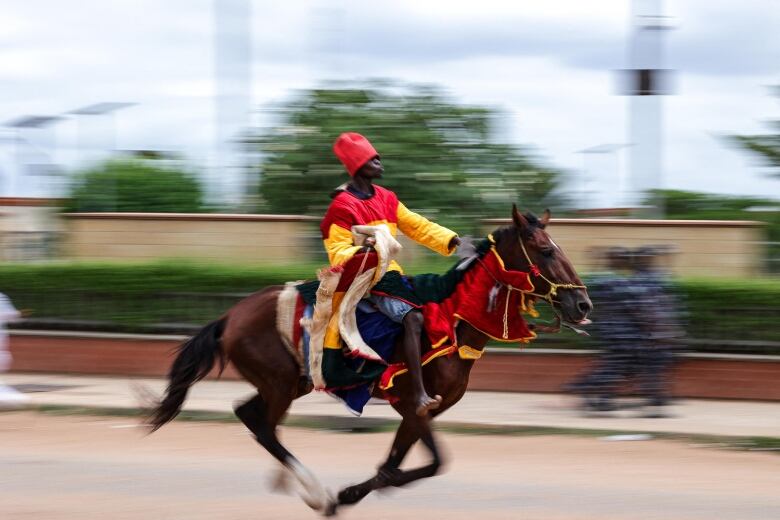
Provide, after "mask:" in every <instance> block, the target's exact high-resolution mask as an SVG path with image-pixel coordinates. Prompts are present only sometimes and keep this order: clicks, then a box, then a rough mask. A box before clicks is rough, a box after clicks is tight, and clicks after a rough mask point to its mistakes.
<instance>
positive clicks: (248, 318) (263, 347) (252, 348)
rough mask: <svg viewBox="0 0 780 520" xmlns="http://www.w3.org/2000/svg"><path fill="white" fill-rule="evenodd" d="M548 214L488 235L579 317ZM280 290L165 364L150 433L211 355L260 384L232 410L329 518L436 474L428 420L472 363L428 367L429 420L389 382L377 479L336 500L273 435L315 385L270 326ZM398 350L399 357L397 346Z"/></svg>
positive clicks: (573, 283)
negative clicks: (393, 427)
mask: <svg viewBox="0 0 780 520" xmlns="http://www.w3.org/2000/svg"><path fill="white" fill-rule="evenodd" d="M549 218H550V213H549V211H545V212H544V215H543V216H542V217H541V218H539V219H537V218H536V217H535V216H533V215H532V214H530V213H529V214H525V215H523V214H521V213H519V212H518V211H517V208H516V207H513V208H512V220H513V225H509V226H506V227H502V228H499V229H498V230H496V231H495V232H494V233H493V239H494V241H495V248H496V251H497V253H498V254H499V256H500V257H501V259H502V260H503V262H504V266H505V268H506V269H507V270H514V271H523V272H529V271H536V274H537V276H536V278H534V285H535V288H536V291H537V292H536V293H534V297H535V298H542V299H545V300H547V301H548V302H549V303H550V304H551V305H552V306H553V308H554V309H555V311H556V314H557V316H558V318H559V320H562V321H563V322H564V323H580V322H583V321H584V320H585V319H586V317H587V315H588V313H589V312H590V310H591V302H590V299H589V298H588V295H587V292H586V290H585V287H584V286H583V285H582V282H581V281H580V279H579V277H578V276H577V273H576V272H575V270H574V268H573V267H572V265H571V263H570V262H569V260H568V259H567V258H566V255H565V254H564V252H563V251H562V250H561V249H560V248H559V247H558V246H557V245H556V244H555V242H553V241H552V239H551V238H550V237H549V235H548V234H547V232H546V231H545V226H546V225H547V223H548V221H549ZM531 264H534V266H535V267H533V268H532V265H531ZM281 289H282V288H281V287H278V286H275V287H268V288H266V289H264V290H262V291H259V292H257V293H254V294H252V295H251V296H249V297H247V298H246V299H244V300H242V301H241V302H239V303H238V304H236V305H235V306H234V307H233V308H231V309H230V310H229V311H228V312H227V313H226V314H225V315H224V316H223V317H221V318H220V319H219V320H217V321H214V322H212V323H210V324H209V325H206V326H205V327H204V328H203V329H201V331H200V332H198V334H196V335H195V336H194V337H193V338H191V339H190V340H188V341H187V342H185V343H184V344H183V345H182V346H181V347H180V350H179V353H178V356H177V358H176V360H175V361H174V363H173V366H172V367H171V370H170V374H169V385H168V388H167V390H166V394H165V396H164V398H163V399H162V401H161V402H160V403H159V405H158V406H157V407H156V409H155V410H154V411H153V413H152V415H151V416H150V418H149V424H150V426H151V427H152V429H153V430H156V429H157V428H160V427H161V426H163V425H164V424H165V423H167V422H168V421H170V420H172V419H173V418H174V417H176V415H177V414H178V413H179V411H180V409H181V406H182V404H183V403H184V400H185V398H186V396H187V391H188V390H189V387H190V386H191V385H192V384H193V383H195V382H196V381H198V380H200V379H202V378H203V377H205V376H206V375H207V374H208V373H209V371H210V370H211V369H212V368H213V366H214V364H215V363H216V361H217V359H219V360H220V362H221V364H222V366H223V367H224V362H225V358H227V359H229V360H230V361H231V362H232V363H233V365H234V366H235V367H236V369H237V370H238V371H239V372H240V373H241V375H242V376H243V377H244V378H245V379H246V380H247V381H249V382H250V383H252V384H253V385H254V386H255V387H256V388H257V395H255V396H254V397H252V398H251V399H249V400H248V401H246V402H245V403H243V404H241V405H240V406H237V407H236V408H235V413H236V415H237V416H238V418H239V419H240V420H241V421H242V422H243V423H244V424H245V425H246V427H247V428H249V430H250V431H251V432H252V433H253V434H254V435H255V438H256V439H257V442H258V443H260V444H261V445H262V446H263V447H264V448H265V449H266V450H268V451H269V452H270V453H271V455H273V456H274V457H275V458H276V459H278V460H279V462H281V463H282V465H283V469H284V470H286V472H284V473H282V476H285V475H286V476H287V477H286V478H290V477H292V478H295V479H297V480H298V482H300V484H302V486H303V488H304V490H305V491H304V492H303V493H302V495H301V496H302V498H303V499H304V500H305V501H306V503H307V504H309V506H311V507H312V508H313V509H316V510H318V511H320V512H322V513H324V514H326V515H332V514H335V513H336V510H337V508H338V506H341V505H347V504H355V503H357V502H358V501H360V500H361V499H363V498H364V497H365V496H366V495H368V494H369V493H370V492H371V491H374V490H376V489H381V488H385V487H389V486H394V487H399V486H403V485H405V484H408V483H409V482H412V481H414V480H418V479H421V478H425V477H431V476H433V475H435V474H436V473H437V472H438V470H439V468H440V466H441V464H442V458H441V455H440V453H439V451H438V449H437V447H436V442H435V440H434V436H433V433H432V431H431V419H432V418H433V417H435V416H437V415H439V414H441V413H442V412H444V411H445V410H447V409H448V408H449V407H451V406H452V405H454V404H455V403H457V402H458V401H459V400H460V399H461V397H463V394H464V393H465V392H466V386H467V384H468V380H469V373H470V372H471V367H472V366H473V364H474V360H473V359H462V358H461V357H460V356H457V355H454V356H442V357H438V358H436V359H435V360H434V361H433V362H431V363H429V364H427V365H426V366H425V367H424V369H423V376H424V380H425V389H426V390H427V391H428V393H429V394H430V395H437V394H438V395H440V396H442V398H443V401H442V404H441V406H440V407H439V408H438V409H437V410H435V411H433V412H432V413H430V414H429V415H428V416H425V417H419V416H418V415H417V414H416V413H415V409H414V405H413V400H412V399H411V392H412V389H411V387H410V385H408V381H406V380H405V379H407V378H401V379H402V380H399V381H398V382H397V384H396V385H395V387H394V388H393V390H394V391H395V392H396V395H397V396H398V397H400V400H398V401H397V402H396V403H394V404H393V407H394V408H395V409H396V411H397V412H398V413H399V414H400V415H401V417H402V421H401V424H400V426H399V427H398V431H397V432H396V436H395V440H394V441H393V446H392V448H391V449H390V454H389V456H388V457H387V459H386V460H385V462H384V463H383V464H382V465H381V466H380V468H379V470H378V471H377V473H376V475H375V476H373V477H372V478H370V479H368V480H366V481H365V482H362V483H360V484H357V485H353V486H349V487H346V488H344V489H342V490H341V491H340V492H339V493H338V495H337V496H336V497H333V496H331V495H330V494H329V493H327V492H326V491H325V489H324V488H323V487H322V485H321V484H320V483H319V482H318V481H317V479H316V478H315V477H314V475H313V474H312V473H311V472H309V471H308V470H307V469H306V468H305V467H304V466H303V465H302V464H301V463H300V462H299V461H298V459H296V458H295V457H294V456H293V455H292V454H291V453H290V452H289V451H287V449H286V448H285V447H284V446H282V444H281V443H280V442H279V439H278V438H277V436H276V427H277V425H278V424H279V422H280V421H281V419H282V418H283V417H284V415H285V413H286V412H287V409H288V408H289V407H290V404H291V403H292V402H293V400H295V399H297V398H298V397H301V396H303V395H306V394H308V393H309V392H311V390H312V386H311V384H310V383H309V382H308V381H307V380H306V379H303V378H301V376H300V367H299V365H298V362H297V361H296V359H295V358H294V357H293V356H292V355H291V354H290V352H289V351H288V350H287V348H286V347H285V345H284V343H283V342H282V338H281V337H280V336H279V333H278V332H277V329H276V303H277V298H278V296H279V293H280V291H281ZM456 332H457V338H458V343H459V344H460V345H468V346H470V347H471V348H472V349H474V350H476V351H477V352H479V353H481V351H482V350H483V349H484V347H485V344H486V343H487V342H488V340H489V338H488V336H486V335H485V334H483V333H482V332H480V331H478V330H476V329H475V328H474V327H472V326H471V325H469V324H468V323H466V322H464V321H461V322H460V323H459V325H458V327H457V331H456ZM428 345H429V344H428ZM396 352H397V354H398V355H399V356H400V353H401V352H403V349H400V348H399V349H397V350H396ZM473 357H477V356H473ZM418 440H422V442H423V444H424V445H425V446H426V447H427V449H428V450H429V451H430V454H431V457H432V460H431V462H430V464H428V465H426V466H423V467H420V468H416V469H411V470H401V469H400V465H401V462H402V461H403V460H404V457H405V456H406V454H407V453H408V452H409V449H410V448H411V447H412V446H413V445H414V444H415V443H416V442H417V441H418ZM280 482H281V481H280Z"/></svg>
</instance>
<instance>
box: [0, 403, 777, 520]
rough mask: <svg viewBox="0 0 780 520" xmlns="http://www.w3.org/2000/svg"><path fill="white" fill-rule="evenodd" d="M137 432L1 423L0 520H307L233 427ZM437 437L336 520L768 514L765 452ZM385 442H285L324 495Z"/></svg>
mask: <svg viewBox="0 0 780 520" xmlns="http://www.w3.org/2000/svg"><path fill="white" fill-rule="evenodd" d="M136 426H137V425H136V424H135V423H134V421H133V420H132V419H123V418H95V417H83V416H82V417H79V416H62V417H57V416H51V415H44V414H37V413H32V412H12V413H3V414H0V467H1V468H3V470H2V471H1V472H0V518H2V519H4V520H22V519H24V520H30V519H35V520H52V519H58V520H59V519H79V520H92V519H98V518H99V519H106V518H109V519H111V520H122V519H145V520H147V519H154V520H157V519H185V518H186V519H187V520H196V519H208V520H217V519H242V520H244V519H251V518H257V519H301V518H303V519H305V518H317V516H316V515H315V514H314V513H312V512H310V511H309V510H308V509H307V508H306V506H304V505H303V504H302V503H301V502H300V501H299V500H298V499H297V498H295V497H290V496H284V495H276V494H271V493H270V492H269V491H268V490H267V486H266V481H267V479H268V476H269V474H270V472H271V470H272V469H273V468H274V467H275V466H274V463H273V462H272V461H271V459H270V457H269V456H267V455H266V454H264V453H262V452H260V450H259V449H258V448H257V447H256V446H255V444H254V442H253V441H252V440H251V439H250V438H249V437H248V436H247V434H246V433H245V432H244V431H243V429H242V427H241V426H239V425H237V424H217V423H186V422H175V423H173V424H170V425H168V426H166V427H165V428H163V429H162V430H160V431H159V432H158V433H156V434H154V435H152V436H148V437H144V436H143V435H142V431H141V430H140V429H139V428H137V427H136ZM440 438H441V442H442V444H443V445H444V446H445V450H446V452H447V453H448V454H449V455H450V459H451V461H452V462H451V464H450V465H449V466H448V468H447V471H446V472H445V473H444V474H443V475H441V476H439V477H436V478H434V479H430V480H427V481H425V482H423V483H421V484H419V485H417V486H414V487H411V488H409V489H403V490H393V491H392V492H391V493H388V494H383V495H373V496H370V497H369V498H367V499H366V500H365V501H364V502H363V503H361V504H359V505H358V506H356V507H355V508H352V509H348V510H344V511H343V513H342V515H341V518H346V519H357V518H360V519H365V518H371V519H385V518H386V519H393V520H397V519H398V518H421V517H422V515H425V514H428V515H430V514H431V513H435V514H436V515H437V516H440V517H441V518H447V520H460V519H470V520H471V519H474V518H475V516H476V517H478V518H479V519H480V520H493V519H528V520H533V519H540V520H541V519H544V520H575V519H576V520H584V519H598V520H612V519H615V520H617V519H632V520H633V519H667V518H668V519H675V520H686V519H696V520H699V519H702V520H704V519H706V520H710V519H712V518H718V519H719V520H730V519H734V520H753V519H755V520H769V519H771V518H777V514H778V512H780V495H778V493H777V489H778V488H780V457H778V456H777V455H776V454H771V453H747V452H734V451H719V450H715V449H712V448H701V447H695V446H688V445H685V444H682V443H675V442H669V441H641V442H606V441H605V440H600V439H594V438H579V437H572V436H566V437H556V436H546V437H508V436H503V437H496V436H464V435H454V434H446V433H443V434H440ZM390 440H391V436H390V434H386V433H374V434H354V433H336V432H326V431H312V430H301V429H292V428H288V429H286V430H285V431H284V441H285V442H286V443H287V445H288V446H289V447H290V448H291V449H292V450H293V451H294V452H296V453H298V454H299V456H300V457H301V458H302V459H303V460H304V462H306V463H308V464H309V467H310V468H311V469H312V470H314V471H315V473H316V474H317V475H319V476H320V477H321V478H322V480H323V482H324V483H325V484H326V485H328V486H332V487H338V486H342V485H344V484H348V483H350V482H354V481H356V480H357V479H359V478H361V477H364V476H368V475H369V474H370V472H371V471H372V468H374V467H375V466H376V463H377V461H378V460H379V459H380V458H382V457H383V456H384V454H385V452H386V450H387V447H388V445H389V443H390ZM326 447H327V448H326ZM339 452H343V453H344V454H345V455H344V456H343V457H340V456H337V455H336V454H337V453H339ZM413 455H414V457H415V459H416V462H418V463H419V462H420V461H421V460H422V457H421V454H418V453H414V454H413ZM412 462H415V461H412Z"/></svg>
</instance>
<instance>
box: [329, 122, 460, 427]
mask: <svg viewBox="0 0 780 520" xmlns="http://www.w3.org/2000/svg"><path fill="white" fill-rule="evenodd" d="M333 152H334V153H335V154H336V157H338V158H339V160H340V161H341V163H342V164H343V165H344V167H345V168H346V170H347V172H348V173H349V175H350V176H351V177H352V178H351V179H350V181H349V182H347V183H345V184H343V185H341V186H339V187H338V188H336V190H335V191H334V193H333V194H332V198H333V201H332V202H331V204H330V207H329V208H328V211H327V213H326V214H325V218H324V219H323V220H322V223H321V224H320V230H321V231H322V239H323V242H324V244H325V249H326V250H327V252H328V259H329V260H330V264H331V266H339V265H343V264H344V263H346V262H347V261H348V260H349V259H350V258H352V256H353V255H355V254H356V253H358V252H366V251H368V249H369V248H370V247H371V246H372V245H373V243H374V242H373V238H372V237H368V238H367V239H366V241H365V242H364V244H363V246H358V245H355V244H354V241H353V237H352V231H351V229H352V226H356V225H377V224H385V225H387V226H388V228H389V230H390V233H391V234H392V235H394V236H395V234H396V231H397V230H398V229H400V230H401V232H402V233H403V234H404V235H406V236H407V237H409V238H411V239H412V240H414V241H415V242H417V243H419V244H422V245H424V246H426V247H428V248H430V249H432V250H433V251H436V252H437V253H440V254H442V255H450V254H452V252H453V251H454V250H455V248H456V247H457V246H458V245H459V244H460V239H459V238H458V235H457V233H455V232H454V231H450V230H449V229H447V228H445V227H443V226H440V225H438V224H436V223H434V222H431V221H429V220H428V219H426V218H425V217H423V216H421V215H418V214H417V213H414V212H412V211H409V210H408V209H407V208H406V206H404V204H403V203H402V202H400V201H399V200H398V197H397V196H396V195H395V193H393V192H392V191H390V190H388V189H386V188H383V187H382V186H378V185H376V184H374V180H375V179H381V178H382V173H384V168H383V167H382V163H381V161H380V158H379V154H378V153H377V151H376V150H375V149H374V147H373V146H372V145H371V143H370V142H369V141H368V139H366V138H365V137H363V136H362V135H360V134H357V133H352V132H347V133H343V134H341V135H340V136H339V138H338V139H337V140H336V142H335V143H334V145H333ZM388 270H389V271H398V272H401V267H400V266H399V265H398V263H396V262H395V261H393V262H392V263H391V264H390V267H389V268H388ZM369 300H370V301H371V303H373V305H374V306H375V307H376V308H377V310H379V311H380V312H381V313H382V314H384V315H385V316H387V317H388V318H390V319H391V320H393V321H394V322H396V323H401V324H403V327H404V339H403V350H404V354H405V357H406V360H407V365H408V369H409V375H410V376H411V378H412V386H413V388H414V394H415V395H414V402H415V405H416V411H417V414H418V415H425V414H426V413H428V411H430V410H434V409H436V408H438V406H439V405H440V404H441V396H438V395H437V396H435V397H433V398H432V397H430V396H429V395H428V394H427V393H426V391H425V387H424V386H423V380H422V371H421V366H420V351H421V342H420V338H421V332H422V328H423V315H422V313H421V312H420V311H419V309H416V308H415V307H413V306H412V305H410V304H409V303H407V302H405V301H403V300H400V299H397V298H393V297H391V296H383V295H377V294H372V295H370V296H369Z"/></svg>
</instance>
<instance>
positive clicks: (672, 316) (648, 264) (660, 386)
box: [631, 246, 684, 417]
mask: <svg viewBox="0 0 780 520" xmlns="http://www.w3.org/2000/svg"><path fill="white" fill-rule="evenodd" d="M672 253H673V250H672V249H669V248H665V247H661V246H645V247H640V248H638V249H636V250H635V251H634V254H633V255H632V257H633V261H632V264H633V270H634V273H633V275H632V276H631V283H632V285H633V286H634V289H635V290H636V291H637V293H639V294H641V298H642V300H643V301H646V302H648V304H649V305H650V306H651V307H652V308H651V309H650V312H649V313H648V316H649V317H651V318H652V322H651V323H648V325H647V326H648V329H649V331H650V334H649V337H648V338H647V339H646V340H644V341H643V342H642V343H641V349H640V354H639V356H638V359H637V371H636V372H637V382H638V390H639V393H640V395H641V396H642V397H643V398H644V400H645V401H644V404H645V406H647V407H649V411H648V412H647V413H646V414H645V416H646V417H663V416H665V414H664V412H663V407H664V406H666V405H667V404H668V403H669V395H670V391H669V377H668V376H669V371H670V369H671V367H672V365H673V363H674V353H675V345H676V344H679V342H680V340H681V339H682V338H683V335H684V333H683V327H682V325H681V316H682V305H681V302H680V299H679V298H678V297H677V296H676V294H675V291H674V290H673V288H672V286H671V284H670V283H669V275H668V273H666V272H665V271H664V270H663V269H661V266H660V259H661V257H664V256H668V255H670V254H672Z"/></svg>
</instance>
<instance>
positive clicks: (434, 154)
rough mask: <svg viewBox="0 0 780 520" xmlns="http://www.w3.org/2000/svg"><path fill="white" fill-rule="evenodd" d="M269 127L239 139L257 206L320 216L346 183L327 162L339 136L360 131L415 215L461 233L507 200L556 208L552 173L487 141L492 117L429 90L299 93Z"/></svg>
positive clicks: (332, 160)
mask: <svg viewBox="0 0 780 520" xmlns="http://www.w3.org/2000/svg"><path fill="white" fill-rule="evenodd" d="M276 111H277V112H278V114H279V119H280V120H279V122H278V124H277V126H274V127H273V128H269V129H266V130H264V131H261V132H259V133H258V134H256V135H254V136H252V137H250V138H249V139H248V140H247V144H248V146H250V147H251V148H252V149H253V150H254V151H256V152H259V154H260V156H261V160H260V164H259V165H258V173H259V174H260V176H261V182H260V185H259V194H260V202H259V203H258V206H259V209H262V210H264V211H271V212H278V213H302V214H311V215H323V214H324V212H325V210H326V208H327V206H328V204H329V203H330V198H329V195H330V193H331V192H332V191H333V189H334V188H335V187H337V186H338V185H340V184H342V183H344V182H346V181H347V180H348V176H347V174H346V172H345V171H344V169H343V167H342V166H341V164H340V163H339V162H338V160H337V159H336V157H335V156H334V155H333V152H332V150H331V147H332V144H333V142H334V141H335V139H336V137H338V135H339V134H340V133H342V132H346V131H353V132H359V133H362V134H364V135H365V136H366V137H368V139H369V140H371V142H372V143H373V144H374V146H375V148H376V149H377V150H378V151H379V153H380V154H381V157H382V163H383V164H384V166H385V175H384V178H383V179H382V180H381V181H380V184H381V185H383V186H385V187H387V188H389V189H391V190H393V191H395V192H396V193H397V194H398V196H399V198H400V199H401V200H402V201H404V203H405V204H406V205H407V206H408V207H409V208H410V209H412V210H413V211H418V212H421V213H423V214H425V215H426V216H428V217H429V218H432V219H434V220H436V221H438V222H441V223H443V224H445V225H450V226H453V227H455V228H456V229H458V230H459V231H461V232H469V231H475V230H476V224H477V219H478V218H481V217H484V216H509V210H510V207H511V203H512V202H517V203H518V204H519V205H521V206H523V207H526V208H528V209H531V208H533V209H541V208H544V207H555V206H556V205H557V203H558V202H559V201H560V199H559V198H557V197H556V196H555V195H553V194H552V191H553V189H554V187H555V183H556V176H557V173H558V172H557V171H555V170H554V169H552V168H549V167H545V166H542V165H541V164H540V163H539V161H537V160H534V159H532V158H531V157H530V155H529V154H528V153H527V152H525V151H523V150H521V149H518V148H516V147H513V146H510V145H506V144H499V143H496V142H494V140H493V139H492V138H491V135H492V131H493V127H494V122H495V119H496V117H497V114H496V113H495V112H494V111H492V110H490V109H487V108H482V107H473V106H464V105H457V104H454V103H452V102H450V101H448V100H447V99H446V98H445V96H444V95H443V93H442V92H441V91H440V90H439V89H437V88H435V87H430V86H410V85H399V84H396V83H393V82H378V81H372V82H368V83H365V84H348V85H337V86H336V87H334V88H322V89H314V90H306V91H303V92H301V93H300V94H299V95H298V96H297V97H296V98H295V99H293V100H291V101H288V102H286V103H284V104H282V105H281V106H279V107H277V109H276Z"/></svg>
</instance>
